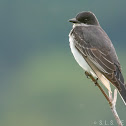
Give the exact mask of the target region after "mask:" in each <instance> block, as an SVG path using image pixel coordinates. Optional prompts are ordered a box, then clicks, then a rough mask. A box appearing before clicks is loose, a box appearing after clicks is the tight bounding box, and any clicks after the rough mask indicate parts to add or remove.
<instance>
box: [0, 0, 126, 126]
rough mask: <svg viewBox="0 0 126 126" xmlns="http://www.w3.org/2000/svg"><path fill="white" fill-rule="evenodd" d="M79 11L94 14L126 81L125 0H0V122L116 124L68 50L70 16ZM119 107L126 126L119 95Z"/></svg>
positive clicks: (4, 125) (8, 125) (12, 125)
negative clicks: (112, 49)
mask: <svg viewBox="0 0 126 126" xmlns="http://www.w3.org/2000/svg"><path fill="white" fill-rule="evenodd" d="M81 11H92V12H94V13H95V15H96V16H97V18H98V20H99V22H100V24H101V26H102V27H103V29H104V30H105V31H106V32H107V34H108V35H109V37H110V38H111V40H112V42H113V44H114V46H115V48H116V51H117V54H118V56H119V60H120V62H121V65H122V69H123V74H124V78H125V79H126V67H125V63H126V51H125V49H126V42H125V36H126V27H125V26H126V25H125V23H126V1H124V0H122V1H119V0H110V1H108V0H106V1H105V0H104V1H103V0H79V1H78V0H69V1H68V0H52V1H51V0H0V69H1V72H0V75H1V76H0V83H1V84H0V126H99V125H111V124H112V123H111V120H112V121H114V122H113V124H114V126H116V122H115V120H114V118H113V115H112V113H111V110H110V108H109V105H108V103H107V102H106V100H105V98H104V97H103V96H102V94H101V93H100V91H99V90H98V88H97V87H96V86H94V84H93V83H92V82H91V80H89V79H87V78H86V77H85V75H84V71H83V70H82V69H81V68H80V67H79V65H78V64H77V63H76V61H75V60H74V58H73V56H72V54H71V52H70V49H69V41H68V34H69V31H70V30H71V28H72V24H70V23H69V22H68V19H70V18H73V17H74V16H75V15H76V14H77V13H78V12H81ZM117 111H118V113H119V115H120V118H121V119H122V120H123V124H124V125H126V107H125V106H124V104H123V102H122V100H121V98H120V97H119V95H118V101H117ZM101 121H102V124H101Z"/></svg>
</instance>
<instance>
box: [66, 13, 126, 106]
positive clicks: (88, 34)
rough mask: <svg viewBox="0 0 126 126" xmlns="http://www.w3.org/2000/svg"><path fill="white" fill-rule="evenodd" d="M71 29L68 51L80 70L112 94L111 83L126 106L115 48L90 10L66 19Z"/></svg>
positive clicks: (125, 86) (124, 91) (125, 92)
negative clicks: (69, 50)
mask: <svg viewBox="0 0 126 126" xmlns="http://www.w3.org/2000/svg"><path fill="white" fill-rule="evenodd" d="M69 22H71V23H73V28H72V30H71V31H70V33H69V44H70V48H71V52H72V54H73V56H74V58H75V60H76V61H77V63H78V64H79V65H80V66H81V67H82V69H83V70H84V71H85V74H86V72H88V73H89V74H90V75H92V76H93V77H94V78H96V80H100V81H101V82H102V84H103V85H104V86H105V87H106V88H107V89H108V91H110V92H111V87H110V84H112V85H114V87H115V88H116V89H117V90H118V92H119V94H120V96H121V98H122V100H123V102H124V104H125V105H126V84H125V83H124V77H123V75H122V68H121V65H120V62H119V59H118V56H117V54H116V51H115V48H114V46H113V44H112V42H111V40H110V38H109V37H108V35H107V33H106V32H105V31H104V30H103V29H102V27H101V26H100V24H99V21H98V19H97V18H96V16H95V14H94V13H93V12H91V11H83V12H80V13H78V14H77V15H76V16H75V18H72V19H69Z"/></svg>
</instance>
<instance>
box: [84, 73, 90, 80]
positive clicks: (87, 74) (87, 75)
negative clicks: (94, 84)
mask: <svg viewBox="0 0 126 126" xmlns="http://www.w3.org/2000/svg"><path fill="white" fill-rule="evenodd" d="M85 75H86V77H87V78H88V79H90V77H89V76H90V74H89V73H88V72H87V71H85Z"/></svg>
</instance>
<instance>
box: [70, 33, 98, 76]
mask: <svg viewBox="0 0 126 126" xmlns="http://www.w3.org/2000/svg"><path fill="white" fill-rule="evenodd" d="M69 41H70V48H71V52H72V53H73V56H74V58H75V60H76V61H77V63H78V64H79V65H80V66H81V67H82V68H83V69H84V70H85V71H87V72H89V73H90V74H92V75H93V76H94V77H96V74H95V73H94V72H93V70H92V69H91V67H90V66H89V65H88V64H87V62H86V61H85V59H84V58H83V56H82V55H81V54H80V53H79V52H78V50H77V49H76V48H75V45H74V41H75V40H74V37H73V35H70V34H69Z"/></svg>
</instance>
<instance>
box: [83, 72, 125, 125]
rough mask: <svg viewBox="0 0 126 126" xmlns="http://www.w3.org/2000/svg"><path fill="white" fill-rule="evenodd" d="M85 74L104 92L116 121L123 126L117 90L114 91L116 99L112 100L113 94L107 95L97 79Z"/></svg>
mask: <svg viewBox="0 0 126 126" xmlns="http://www.w3.org/2000/svg"><path fill="white" fill-rule="evenodd" d="M85 74H86V75H87V76H88V77H90V78H91V80H92V81H93V82H94V83H95V85H97V86H98V88H99V89H100V91H101V92H102V94H103V95H104V96H105V98H106V100H107V101H108V103H109V105H110V108H111V110H112V113H113V115H114V117H115V120H116V122H117V124H118V126H123V125H122V122H121V120H120V118H119V116H118V113H117V111H116V101H117V89H115V90H114V98H112V93H111V92H109V96H108V95H107V94H106V93H105V91H104V90H103V89H102V87H101V86H100V84H99V83H98V82H97V79H95V78H94V77H93V76H92V75H91V74H89V73H88V72H85Z"/></svg>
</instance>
